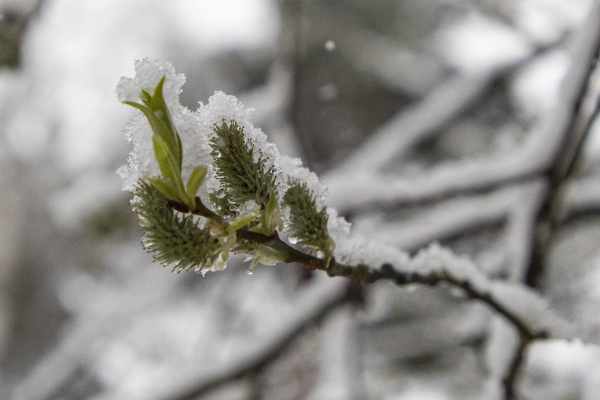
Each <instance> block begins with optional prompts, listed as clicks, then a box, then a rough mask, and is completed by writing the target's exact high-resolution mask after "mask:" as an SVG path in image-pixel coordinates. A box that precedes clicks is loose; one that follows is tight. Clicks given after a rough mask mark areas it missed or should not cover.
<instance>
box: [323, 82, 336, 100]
mask: <svg viewBox="0 0 600 400" xmlns="http://www.w3.org/2000/svg"><path fill="white" fill-rule="evenodd" d="M339 94H340V90H339V88H338V86H337V85H335V84H333V83H327V84H325V85H323V86H321V87H320V88H319V92H318V96H319V98H320V99H321V100H322V101H325V102H328V101H332V100H335V99H336V98H337V97H338V96H339Z"/></svg>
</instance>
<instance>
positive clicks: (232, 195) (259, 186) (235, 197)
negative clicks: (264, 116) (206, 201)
mask: <svg viewBox="0 0 600 400" xmlns="http://www.w3.org/2000/svg"><path fill="white" fill-rule="evenodd" d="M213 131H214V133H215V135H214V136H213V137H212V138H211V140H210V145H211V147H212V156H213V158H214V160H215V162H214V165H215V169H216V174H217V178H218V179H219V181H220V182H221V185H222V186H223V188H224V189H225V191H226V196H225V198H222V199H219V198H217V197H216V196H215V195H212V196H211V201H213V202H214V203H215V204H216V205H217V206H219V207H220V210H221V211H220V213H222V215H233V216H235V215H236V213H235V212H234V211H232V209H234V208H236V207H240V206H241V205H243V204H244V203H245V202H247V201H250V200H254V201H255V202H256V203H257V204H258V205H259V206H261V208H263V209H264V206H265V205H266V204H267V202H268V201H269V196H270V194H271V193H272V192H276V186H275V171H274V168H273V167H267V166H266V159H265V158H263V157H262V156H261V157H258V158H257V160H256V161H255V160H254V157H255V149H254V146H253V145H252V144H251V143H249V142H248V141H247V140H246V138H245V137H244V132H243V129H242V127H240V126H239V125H238V124H237V123H236V122H227V121H223V122H222V123H221V124H220V125H215V126H214V128H213Z"/></svg>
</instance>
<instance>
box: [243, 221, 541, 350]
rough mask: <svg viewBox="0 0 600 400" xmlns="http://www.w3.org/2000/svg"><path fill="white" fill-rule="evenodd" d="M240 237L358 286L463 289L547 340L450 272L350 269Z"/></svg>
mask: <svg viewBox="0 0 600 400" xmlns="http://www.w3.org/2000/svg"><path fill="white" fill-rule="evenodd" d="M238 237H240V238H242V239H246V240H249V241H252V242H255V243H260V244H263V245H265V246H268V247H271V248H272V249H275V250H277V251H279V252H280V253H281V254H282V255H283V256H284V258H285V262H288V263H289V262H297V263H300V264H304V265H306V266H307V267H308V268H310V269H312V270H322V271H325V272H327V274H328V275H329V276H332V277H334V276H343V277H346V278H349V279H351V280H352V281H355V282H357V283H365V284H367V283H373V282H376V281H378V280H391V281H393V282H394V283H395V284H397V285H400V286H403V285H409V284H412V283H420V284H423V285H428V286H437V285H439V284H441V283H446V284H449V285H451V286H455V287H458V288H461V289H462V290H464V291H465V293H466V294H467V296H468V297H469V298H470V299H476V300H480V301H482V302H484V303H486V304H487V305H488V306H490V307H491V308H492V309H493V310H495V311H496V312H498V313H499V314H500V315H502V316H503V317H504V318H506V319H507V320H508V321H509V322H510V323H511V324H512V325H513V326H514V327H515V328H517V330H518V331H519V332H520V334H521V335H523V336H524V337H526V338H528V339H530V340H533V339H543V338H546V337H547V336H548V334H547V333H546V332H538V331H535V330H534V329H533V328H531V327H529V326H528V325H527V323H526V322H525V321H523V320H521V319H520V318H519V317H518V316H517V315H515V314H514V313H513V312H512V311H510V310H509V309H508V308H506V307H505V306H504V305H503V304H501V303H500V302H498V301H497V300H496V299H495V298H494V297H493V296H492V295H491V294H490V293H488V292H484V291H480V290H478V289H477V288H476V287H475V286H473V284H472V283H471V282H470V281H468V280H464V279H459V278H456V277H454V276H452V275H451V274H450V273H449V272H447V271H433V272H429V273H426V274H420V273H418V272H405V271H398V270H396V269H394V268H393V266H392V265H391V264H384V265H382V266H381V269H375V268H372V267H369V266H366V265H358V266H348V265H344V264H340V263H338V262H336V261H335V259H334V258H332V259H331V260H329V261H328V260H323V259H320V258H317V257H313V256H311V255H308V254H305V253H302V252H301V251H298V250H296V249H294V248H293V247H291V246H289V245H288V244H287V243H285V242H283V241H282V240H280V239H279V236H278V235H277V233H275V234H274V235H273V236H271V237H267V236H264V235H261V234H260V233H256V232H251V231H246V230H240V231H238Z"/></svg>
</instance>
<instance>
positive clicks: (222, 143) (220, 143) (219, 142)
mask: <svg viewBox="0 0 600 400" xmlns="http://www.w3.org/2000/svg"><path fill="white" fill-rule="evenodd" d="M215 145H216V146H217V147H223V146H225V139H223V138H222V137H220V138H218V139H217V141H216V143H215Z"/></svg>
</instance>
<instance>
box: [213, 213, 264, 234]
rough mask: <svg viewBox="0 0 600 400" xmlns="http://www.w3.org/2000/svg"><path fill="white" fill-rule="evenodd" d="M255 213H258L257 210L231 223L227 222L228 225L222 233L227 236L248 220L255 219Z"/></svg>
mask: <svg viewBox="0 0 600 400" xmlns="http://www.w3.org/2000/svg"><path fill="white" fill-rule="evenodd" d="M257 214H258V213H257V212H253V213H252V214H250V215H247V216H245V217H243V218H238V219H236V220H235V221H233V222H232V223H231V224H229V226H228V227H227V229H225V231H223V233H222V235H223V236H229V235H231V234H232V233H233V232H235V231H238V230H240V229H242V228H243V227H244V226H246V225H248V224H249V223H250V222H252V221H254V220H255V219H256V217H257Z"/></svg>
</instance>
